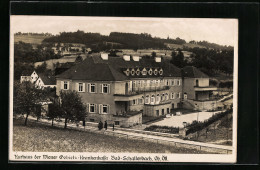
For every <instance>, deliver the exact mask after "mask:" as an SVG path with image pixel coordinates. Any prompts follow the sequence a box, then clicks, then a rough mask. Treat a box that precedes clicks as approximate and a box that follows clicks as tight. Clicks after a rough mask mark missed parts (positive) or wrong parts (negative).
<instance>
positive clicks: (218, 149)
mask: <svg viewBox="0 0 260 170" xmlns="http://www.w3.org/2000/svg"><path fill="white" fill-rule="evenodd" d="M38 123H41V124H45V125H50V123H48V122H42V121H39V122H38ZM55 126H56V127H62V128H63V125H61V124H55ZM67 128H68V129H74V130H78V131H87V132H91V133H97V134H103V135H109V136H114V137H119V138H125V139H127V140H141V141H147V142H153V143H156V144H163V145H168V146H169V145H170V146H174V147H183V148H188V149H196V150H199V151H207V152H212V153H221V154H231V153H232V148H231V147H228V146H220V145H214V144H205V143H200V142H193V141H183V140H179V141H178V140H177V141H174V140H173V138H172V140H171V139H156V138H154V136H155V135H156V134H157V135H158V136H163V135H165V134H160V135H159V132H158V133H157V132H150V133H149V135H151V136H145V135H142V133H141V132H140V130H132V129H131V132H136V134H134V135H133V134H126V133H122V132H119V131H117V128H116V129H115V131H111V130H98V128H97V127H87V128H82V127H77V126H76V125H74V126H71V125H70V126H67ZM120 129H121V128H120ZM138 132H139V133H138ZM143 133H144V134H145V133H147V132H145V131H144V132H143ZM152 134H154V136H152ZM166 137H169V136H167V135H166ZM47 140H48V139H47ZM66 140H68V139H66ZM66 140H65V141H66ZM72 141H73V140H72ZM46 143H48V142H46V141H45V140H44V141H42V143H41V144H43V146H44V147H45V146H46ZM54 143H56V144H55V145H54V146H56V148H57V151H58V152H59V151H60V148H61V146H62V145H63V146H64V145H66V143H65V142H64V140H59V141H58V142H57V141H56V142H54ZM67 143H70V144H69V146H70V147H72V149H71V150H72V152H75V151H77V150H78V149H79V148H75V146H74V144H73V142H70V140H69V141H68V142H67ZM37 144H38V143H37ZM37 144H36V145H37ZM84 146H85V145H84V142H83V143H82V148H84ZM51 147H53V146H51ZM33 151H37V150H35V143H34V144H33Z"/></svg>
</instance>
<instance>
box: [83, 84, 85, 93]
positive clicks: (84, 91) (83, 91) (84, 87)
mask: <svg viewBox="0 0 260 170" xmlns="http://www.w3.org/2000/svg"><path fill="white" fill-rule="evenodd" d="M83 92H85V83H83Z"/></svg>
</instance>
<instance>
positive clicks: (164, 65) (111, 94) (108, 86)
mask: <svg viewBox="0 0 260 170" xmlns="http://www.w3.org/2000/svg"><path fill="white" fill-rule="evenodd" d="M185 82H187V81H186V79H185V78H183V76H182V70H181V69H179V68H178V67H176V66H174V65H173V64H170V63H169V62H167V61H164V60H162V59H161V58H160V57H155V59H140V57H139V56H133V57H130V56H127V55H125V56H123V57H122V58H121V57H109V58H108V54H101V55H99V56H92V57H89V58H87V59H85V60H84V61H83V62H82V63H79V64H77V65H75V66H73V67H72V68H70V69H69V70H67V71H65V72H63V73H61V74H60V75H57V76H56V83H57V89H56V94H57V95H58V96H59V93H60V91H61V90H63V91H66V90H75V91H77V92H78V93H79V94H80V96H81V97H82V100H83V102H84V103H85V104H86V106H87V112H88V121H94V122H98V121H100V120H101V121H105V120H107V121H108V123H115V124H116V125H126V126H133V125H136V124H140V123H141V122H142V116H154V117H158V116H163V115H166V114H169V113H171V112H172V111H173V110H174V109H177V108H181V107H182V103H183V100H184V99H183V97H184V95H183V89H184V86H185ZM187 83H189V82H187ZM185 89H188V88H185ZM192 90H194V89H192ZM187 93H188V96H190V95H193V92H190V91H188V90H187ZM194 95H195V94H194ZM200 97H203V96H201V95H200Z"/></svg>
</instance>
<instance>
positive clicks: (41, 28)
mask: <svg viewBox="0 0 260 170" xmlns="http://www.w3.org/2000/svg"><path fill="white" fill-rule="evenodd" d="M237 27H238V21H237V20H236V19H209V18H205V19H202V18H139V17H131V18H130V17H72V16H17V15H12V16H11V22H10V28H11V33H16V32H24V33H26V32H34V33H46V32H48V33H52V34H59V33H60V32H64V31H65V32H74V31H77V30H82V31H84V32H95V33H100V34H102V35H109V33H110V32H129V33H148V34H151V35H152V36H153V37H155V36H156V37H160V38H167V37H168V36H169V37H170V38H173V39H175V38H177V37H179V38H182V39H185V40H186V41H191V40H195V41H203V40H205V41H208V42H211V43H217V44H220V45H231V46H234V43H235V39H236V36H237Z"/></svg>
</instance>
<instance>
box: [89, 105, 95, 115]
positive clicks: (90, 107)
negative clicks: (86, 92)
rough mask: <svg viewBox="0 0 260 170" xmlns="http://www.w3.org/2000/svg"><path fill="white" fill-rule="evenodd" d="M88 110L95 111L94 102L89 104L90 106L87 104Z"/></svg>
mask: <svg viewBox="0 0 260 170" xmlns="http://www.w3.org/2000/svg"><path fill="white" fill-rule="evenodd" d="M89 112H90V113H95V104H90V106H89Z"/></svg>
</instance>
